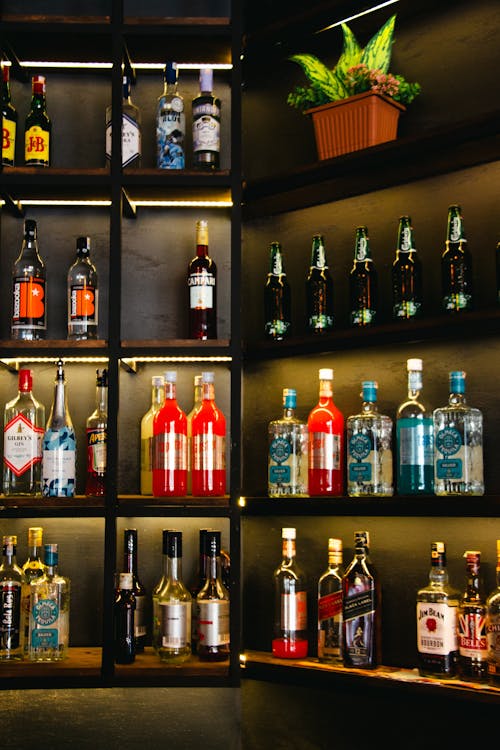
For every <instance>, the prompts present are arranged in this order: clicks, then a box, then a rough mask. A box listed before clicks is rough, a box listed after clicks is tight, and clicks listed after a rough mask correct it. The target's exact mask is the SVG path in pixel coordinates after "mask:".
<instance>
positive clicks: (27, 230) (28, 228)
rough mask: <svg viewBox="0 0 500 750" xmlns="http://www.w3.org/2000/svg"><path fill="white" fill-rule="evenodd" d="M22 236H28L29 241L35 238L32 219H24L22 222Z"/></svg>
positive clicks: (34, 226) (34, 227)
mask: <svg viewBox="0 0 500 750" xmlns="http://www.w3.org/2000/svg"><path fill="white" fill-rule="evenodd" d="M24 234H25V235H29V237H30V239H34V238H35V237H36V221H33V219H26V221H25V222H24Z"/></svg>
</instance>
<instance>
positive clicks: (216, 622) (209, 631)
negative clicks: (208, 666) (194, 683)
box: [196, 531, 230, 661]
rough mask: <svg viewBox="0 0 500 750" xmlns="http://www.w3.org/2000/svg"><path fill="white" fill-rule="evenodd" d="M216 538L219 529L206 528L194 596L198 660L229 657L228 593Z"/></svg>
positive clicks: (218, 536) (215, 659)
mask: <svg viewBox="0 0 500 750" xmlns="http://www.w3.org/2000/svg"><path fill="white" fill-rule="evenodd" d="M220 539H221V533H220V531H207V537H206V552H207V558H206V568H205V575H206V581H205V584H204V586H203V588H202V589H201V591H200V592H199V593H198V596H197V597H196V603H197V606H198V617H199V619H198V643H197V654H198V657H199V658H200V660H201V661H224V660H225V659H227V658H228V657H229V644H230V632H229V592H228V590H227V589H226V587H225V586H224V584H223V583H222V580H221V564H220Z"/></svg>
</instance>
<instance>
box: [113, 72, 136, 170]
mask: <svg viewBox="0 0 500 750" xmlns="http://www.w3.org/2000/svg"><path fill="white" fill-rule="evenodd" d="M122 83H123V101H122V138H121V149H122V167H140V166H141V149H142V146H141V112H140V110H139V108H138V107H136V105H135V104H134V103H133V102H132V99H131V98H130V84H131V81H130V77H129V76H123V81H122ZM112 140H113V138H112V109H111V105H109V106H108V107H106V158H107V159H111V147H112Z"/></svg>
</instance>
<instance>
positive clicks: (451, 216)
mask: <svg viewBox="0 0 500 750" xmlns="http://www.w3.org/2000/svg"><path fill="white" fill-rule="evenodd" d="M441 283H442V292H443V309H444V310H445V311H446V312H460V311H461V310H472V306H473V296H472V294H473V290H472V256H471V254H470V250H469V247H468V244H467V239H466V237H465V232H464V223H463V218H462V209H461V208H460V206H458V205H452V206H450V207H449V209H448V224H447V229H446V243H445V250H444V252H443V254H442V256H441Z"/></svg>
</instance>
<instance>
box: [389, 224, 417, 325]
mask: <svg viewBox="0 0 500 750" xmlns="http://www.w3.org/2000/svg"><path fill="white" fill-rule="evenodd" d="M391 275H392V317H393V318H394V319H395V320H407V319H408V320H409V319H412V318H419V317H421V315H422V264H421V263H420V258H419V257H418V253H417V249H416V247H415V242H414V238H413V227H412V224H411V218H410V217H409V216H401V217H400V219H399V227H398V241H397V247H396V258H395V260H394V262H393V264H392V269H391Z"/></svg>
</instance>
